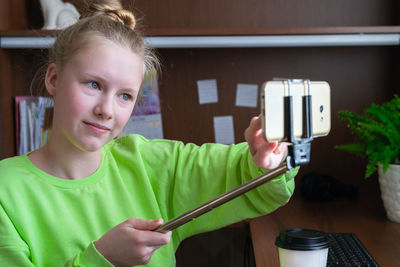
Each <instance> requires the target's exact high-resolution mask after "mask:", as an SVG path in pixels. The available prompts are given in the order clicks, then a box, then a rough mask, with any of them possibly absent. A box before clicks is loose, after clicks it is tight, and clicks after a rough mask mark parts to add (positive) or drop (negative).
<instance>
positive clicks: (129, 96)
mask: <svg viewBox="0 0 400 267" xmlns="http://www.w3.org/2000/svg"><path fill="white" fill-rule="evenodd" d="M121 98H122V100H124V101H129V100H131V99H132V96H131V95H129V94H121Z"/></svg>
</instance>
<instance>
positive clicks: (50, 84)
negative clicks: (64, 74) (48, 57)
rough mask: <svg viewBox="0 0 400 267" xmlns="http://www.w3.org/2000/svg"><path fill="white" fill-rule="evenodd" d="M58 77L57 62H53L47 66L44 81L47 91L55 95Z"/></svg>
mask: <svg viewBox="0 0 400 267" xmlns="http://www.w3.org/2000/svg"><path fill="white" fill-rule="evenodd" d="M57 78H58V75H57V65H56V64H55V63H51V64H50V65H49V67H48V68H47V71H46V76H45V81H44V83H45V85H46V89H47V92H48V93H49V94H50V95H52V96H53V97H54V96H55V95H56V88H57Z"/></svg>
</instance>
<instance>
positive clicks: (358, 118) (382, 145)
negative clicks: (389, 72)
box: [336, 95, 400, 222]
mask: <svg viewBox="0 0 400 267" xmlns="http://www.w3.org/2000/svg"><path fill="white" fill-rule="evenodd" d="M339 118H340V120H341V121H343V122H345V123H346V124H347V126H348V128H349V129H350V131H351V132H352V133H353V135H354V141H355V142H354V143H351V144H346V145H339V146H336V148H338V149H342V150H345V151H348V152H350V153H353V154H355V155H358V156H361V157H363V158H366V159H367V161H368V163H367V166H366V171H365V178H368V177H370V176H371V175H372V174H373V173H374V172H375V171H376V170H377V169H378V173H379V184H380V188H381V193H382V200H383V204H384V206H385V209H386V213H387V216H388V218H389V220H391V221H395V222H400V98H399V96H398V95H394V97H393V99H391V100H390V101H388V102H386V103H383V104H382V105H377V104H372V105H371V106H370V107H368V108H367V109H365V110H364V113H363V114H362V115H358V114H356V113H354V112H351V111H347V110H341V111H339Z"/></svg>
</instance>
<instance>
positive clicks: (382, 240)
mask: <svg viewBox="0 0 400 267" xmlns="http://www.w3.org/2000/svg"><path fill="white" fill-rule="evenodd" d="M378 194H379V189H378V188H373V189H372V191H371V190H369V192H368V191H365V190H364V191H363V192H362V191H361V190H360V192H359V198H358V200H340V201H335V202H327V203H310V202H306V201H304V200H303V199H302V198H301V196H300V195H299V194H298V193H296V194H295V195H294V196H293V198H292V199H291V200H290V201H289V203H288V204H286V205H285V206H283V207H281V208H279V209H278V210H276V211H274V212H273V213H271V214H268V215H265V216H262V217H259V218H256V219H253V220H251V221H250V229H251V233H252V239H253V247H254V254H255V259H256V263H257V267H275V266H276V267H278V266H279V258H278V251H277V248H276V247H275V245H274V243H275V239H276V237H277V236H278V234H279V231H280V230H282V229H286V228H308V229H315V230H320V231H324V232H335V233H355V234H356V235H357V237H358V238H359V239H360V240H361V242H362V243H363V244H364V246H365V247H366V248H367V250H368V251H369V253H370V254H371V255H372V256H373V257H374V258H375V260H376V261H377V262H378V263H379V265H380V266H382V267H398V266H400V223H394V222H391V221H389V220H387V219H386V214H385V211H384V209H383V207H382V202H381V200H380V197H379V195H378Z"/></svg>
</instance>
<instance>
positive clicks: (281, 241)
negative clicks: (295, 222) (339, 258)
mask: <svg viewBox="0 0 400 267" xmlns="http://www.w3.org/2000/svg"><path fill="white" fill-rule="evenodd" d="M275 245H276V246H277V247H278V252H279V262H280V266H281V267H326V265H327V260H328V249H329V242H328V238H327V236H326V234H325V233H324V232H321V231H316V230H310V229H299V228H293V229H286V230H282V231H281V232H280V233H279V236H278V237H277V238H276V241H275Z"/></svg>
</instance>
